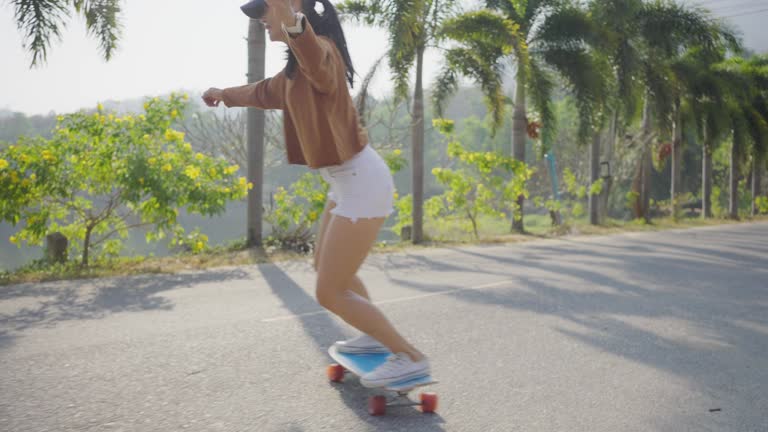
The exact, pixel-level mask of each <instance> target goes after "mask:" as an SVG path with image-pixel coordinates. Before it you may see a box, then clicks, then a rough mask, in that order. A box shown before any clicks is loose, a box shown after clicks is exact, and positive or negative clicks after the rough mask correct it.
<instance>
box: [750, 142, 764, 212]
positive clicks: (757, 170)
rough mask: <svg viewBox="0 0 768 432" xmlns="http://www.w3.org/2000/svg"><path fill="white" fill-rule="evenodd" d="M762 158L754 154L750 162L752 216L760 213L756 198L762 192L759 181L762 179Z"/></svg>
mask: <svg viewBox="0 0 768 432" xmlns="http://www.w3.org/2000/svg"><path fill="white" fill-rule="evenodd" d="M763 162H764V161H763V158H761V157H759V156H757V155H755V159H754V160H753V162H752V216H757V215H759V214H760V208H759V207H758V206H757V199H758V198H760V196H761V195H762V194H763V191H762V185H761V182H762V181H763Z"/></svg>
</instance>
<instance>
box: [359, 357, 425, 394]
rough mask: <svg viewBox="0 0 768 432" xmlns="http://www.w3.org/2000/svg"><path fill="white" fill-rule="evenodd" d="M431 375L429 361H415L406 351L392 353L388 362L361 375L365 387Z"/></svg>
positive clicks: (383, 385)
mask: <svg viewBox="0 0 768 432" xmlns="http://www.w3.org/2000/svg"><path fill="white" fill-rule="evenodd" d="M425 375H429V361H428V360H427V359H426V358H425V359H423V360H421V361H418V362H415V361H413V360H411V357H410V356H409V355H408V354H406V353H399V354H392V355H391V356H389V357H387V362H386V363H384V364H382V365H381V366H379V367H377V368H376V369H374V370H373V371H371V372H368V373H367V374H365V375H363V376H361V377H360V383H361V384H362V385H364V386H365V387H386V386H387V385H389V384H392V383H395V382H399V381H405V380H407V379H411V378H419V377H422V376H425Z"/></svg>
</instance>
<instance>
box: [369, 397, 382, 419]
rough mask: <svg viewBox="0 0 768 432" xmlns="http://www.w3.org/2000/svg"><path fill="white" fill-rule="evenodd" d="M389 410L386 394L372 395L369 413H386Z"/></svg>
mask: <svg viewBox="0 0 768 432" xmlns="http://www.w3.org/2000/svg"><path fill="white" fill-rule="evenodd" d="M386 411H387V398H386V397H384V396H371V398H370V399H368V413H369V414H371V415H374V416H380V415H384V413H385V412H386Z"/></svg>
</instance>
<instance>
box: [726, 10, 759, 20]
mask: <svg viewBox="0 0 768 432" xmlns="http://www.w3.org/2000/svg"><path fill="white" fill-rule="evenodd" d="M765 12H768V8H765V9H758V10H753V11H748V12H742V13H738V14H734V15H725V16H723V18H734V17H740V16H745V15H754V14H761V13H765Z"/></svg>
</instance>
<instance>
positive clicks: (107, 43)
mask: <svg viewBox="0 0 768 432" xmlns="http://www.w3.org/2000/svg"><path fill="white" fill-rule="evenodd" d="M74 6H75V10H76V11H77V12H78V13H82V14H83V15H84V16H85V24H86V27H87V29H88V34H90V35H92V36H95V37H96V38H97V39H98V40H99V48H100V49H101V52H102V54H103V56H104V58H105V59H107V60H109V59H111V58H112V55H113V53H114V51H115V49H116V48H117V40H118V39H119V38H120V34H121V32H122V26H121V25H120V23H119V22H118V15H119V14H120V1H119V0H75V2H74Z"/></svg>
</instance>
